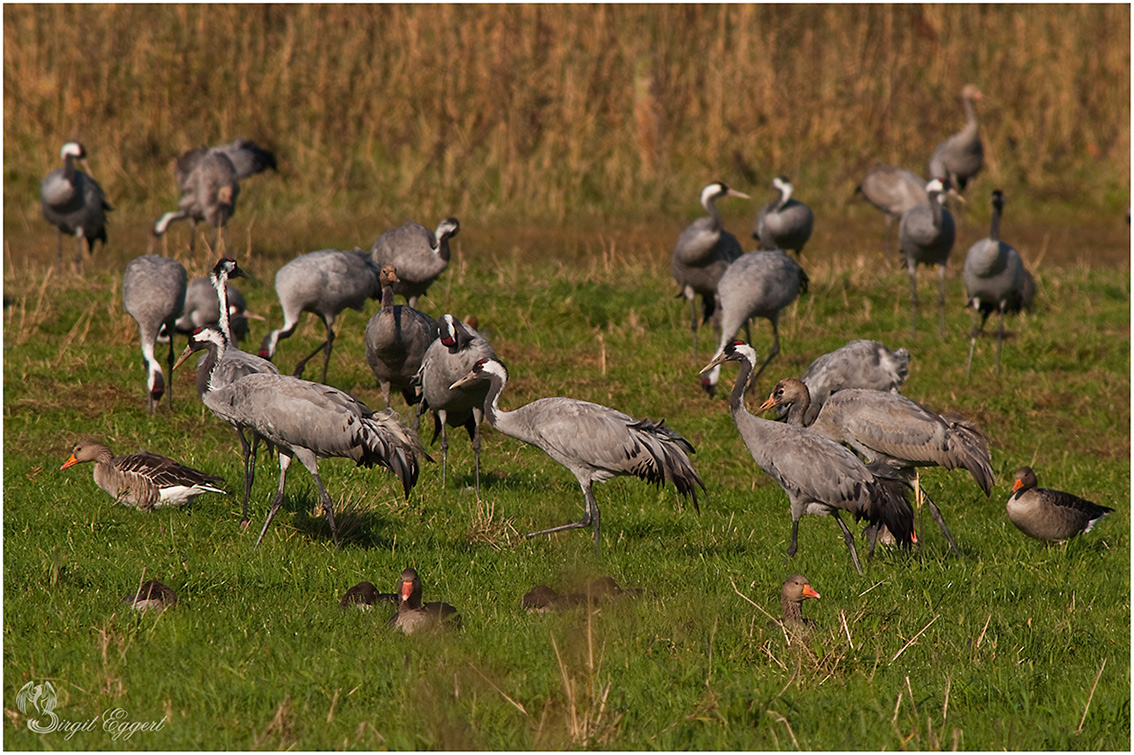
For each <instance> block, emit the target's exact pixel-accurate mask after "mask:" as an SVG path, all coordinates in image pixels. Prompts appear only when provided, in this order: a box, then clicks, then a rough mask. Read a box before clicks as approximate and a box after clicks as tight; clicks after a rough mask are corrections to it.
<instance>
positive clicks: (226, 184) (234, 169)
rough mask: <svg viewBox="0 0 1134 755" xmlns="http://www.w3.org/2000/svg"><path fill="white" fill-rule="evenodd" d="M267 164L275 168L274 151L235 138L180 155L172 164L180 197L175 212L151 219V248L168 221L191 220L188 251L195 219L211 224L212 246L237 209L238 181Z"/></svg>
mask: <svg viewBox="0 0 1134 755" xmlns="http://www.w3.org/2000/svg"><path fill="white" fill-rule="evenodd" d="M269 168H270V169H272V170H276V157H275V155H273V154H272V153H271V152H269V151H268V150H266V149H264V148H263V147H260V146H259V145H257V144H256V143H255V142H251V141H248V140H247V139H237V140H236V141H234V142H232V143H230V144H223V145H220V146H217V147H204V146H201V147H197V148H195V149H191V150H189V151H188V152H186V153H185V154H183V155H181V157H179V158H177V161H176V162H175V163H174V165H173V176H174V179H175V180H176V181H177V188H178V190H179V191H180V192H181V199H180V200H179V201H178V203H177V210H176V211H175V212H167V213H165V214H164V215H162V216H161V217H160V218H159V219H158V221H157V222H156V223H154V228H153V234H152V236H151V238H150V247H151V249H152V248H153V243H154V240H155V239H157V238H158V237H160V236H162V235H164V234H165V232H166V231H167V230H168V229H169V226H170V224H171V223H173V222H176V221H178V220H190V221H191V222H192V224H193V231H192V235H191V236H190V237H189V251H190V252H192V251H193V245H194V242H195V241H196V236H197V223H198V221H204V222H206V223H208V224H209V225H211V226H213V228H214V235H213V248H214V249H215V248H216V246H217V243H218V242H219V240H220V234H221V230H222V229H223V228H224V227H225V225H227V224H228V220H229V218H230V217H232V214H233V212H235V211H236V198H237V196H239V194H240V181H241V180H242V179H245V178H248V177H249V176H252V175H255V174H256V173H259V172H261V171H264V170H268V169H269Z"/></svg>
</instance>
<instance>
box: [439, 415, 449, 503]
mask: <svg viewBox="0 0 1134 755" xmlns="http://www.w3.org/2000/svg"><path fill="white" fill-rule="evenodd" d="M448 415H449V413H448V412H447V411H445V410H444V409H438V410H437V419H438V421H439V422H440V423H441V424H440V427H441V487H445V480H446V470H447V469H448V466H449V433H448V432H447V431H446V430H445V425H446V422H445V420H446V419H447V418H448Z"/></svg>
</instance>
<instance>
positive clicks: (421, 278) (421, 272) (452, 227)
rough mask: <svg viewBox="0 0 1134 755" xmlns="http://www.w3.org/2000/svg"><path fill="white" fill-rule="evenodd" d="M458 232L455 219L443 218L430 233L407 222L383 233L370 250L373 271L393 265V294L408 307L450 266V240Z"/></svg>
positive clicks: (459, 225) (419, 225)
mask: <svg viewBox="0 0 1134 755" xmlns="http://www.w3.org/2000/svg"><path fill="white" fill-rule="evenodd" d="M460 230H461V224H460V223H459V222H457V219H456V218H445V219H444V220H442V221H441V222H440V223H438V224H437V231H436V232H434V231H431V230H429V229H428V228H426V227H425V226H423V225H421V224H420V223H414V222H413V221H410V222H408V223H403V224H402V225H400V226H398V227H397V228H394V229H391V230H389V231H386V232H385V233H383V234H382V235H381V236H379V237H378V238H377V239H375V240H374V244H373V245H372V246H371V247H370V256H371V257H372V258H373V260H374V265H375V269H378V270H381V269H382V266H383V265H393V266H394V269H396V270H397V271H398V282H397V283H396V284H395V285H394V293H395V294H398V295H399V296H404V297H405V298H406V302H407V303H408V304H409V305H410V306H411V307H416V306H417V300H418V297H421V296H425V292H426V291H427V290H428V289H429V285H430V284H431V283H433V281H435V280H437V278H438V277H440V275H441V273H443V272H445V268H447V267H449V256H450V252H449V239H451V238H452V237H453V236H456V235H457V233H458V232H459V231H460Z"/></svg>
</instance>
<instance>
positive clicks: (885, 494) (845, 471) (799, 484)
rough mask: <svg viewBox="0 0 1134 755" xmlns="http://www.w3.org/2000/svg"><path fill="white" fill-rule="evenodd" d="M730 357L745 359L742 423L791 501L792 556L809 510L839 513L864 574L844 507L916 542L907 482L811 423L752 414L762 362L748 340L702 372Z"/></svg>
mask: <svg viewBox="0 0 1134 755" xmlns="http://www.w3.org/2000/svg"><path fill="white" fill-rule="evenodd" d="M724 362H739V363H740V376H739V378H738V379H737V381H736V386H735V387H734V388H733V391H732V396H731V398H730V405H731V408H732V418H733V421H734V422H735V423H736V429H737V430H738V431H739V432H740V437H741V438H742V439H743V440H744V444H745V445H746V446H748V451H749V453H751V454H752V458H753V459H754V460H755V461H756V464H757V465H759V467H760V468H761V469H762V470H764V472H765V473H766V474H767V475H768V476H769V477H771V478H772V479H773V480H775V481H776V482H777V483H778V484H779V486H780V487H781V488H783V489H784V492H785V493H787V496H788V502H789V503H790V505H791V544H790V545H789V546H788V549H787V554H788V557H791V556H794V555H795V552H796V549H797V547H798V535H799V520H800V518H801V517H802V516H803V515H804V514H805V513H806V514H818V515H821V516H822V515H827V514H830V515H831V516H833V517H835V521H836V522H837V523H838V525H839V528H840V529H841V530H842V531H843V540H844V542H845V543H846V545H847V549H848V550H849V551H850V555H851V561H852V562H853V563H854V568H855V570H856V571H858V573H859V574H862V566H861V565H860V564H859V561H858V553H857V552H856V551H855V547H854V535H852V534H851V532H850V530H849V529H847V526H846V524H844V523H843V520H842V519H841V518H840V517H839V512H840V511H845V512H848V513H850V514H852V515H853V516H854V518H855V520H859V519H867V520H868V521H869V522H870V524H871V527H872V528H873V529H872V530H871V531H872V532H874V533H877V525H878V524H879V523H880V524H883V525H885V526H886V527H887V528H888V529H889V530H890V532H892V533H894V536H895V537H896V538H897V539H898V542H899V544H900V545H903V546H908V545H909V544H910V542H911V540H912V537H913V509H912V508H911V507H910V504H909V501H907V500H906V499H905V497H904V493H905V488H906V486H905V483H903V482H901V481H900V480H897V479H892V478H888V477H886V476H885V475H883V474H882V472H881V471H874V470H871V469H868V468H867V467H866V465H864V464H863V463H862V462H861V461H859V459H858V457H856V456H855V455H854V454H853V453H851V452H850V451H848V450H847V449H846V448H843V447H842V446H840V445H839V444H838V443H835V442H834V441H832V440H830V439H829V438H825V437H823V436H822V435H819V434H818V433H816V432H813V431H811V430H809V429H807V428H805V427H796V426H794V425H786V424H783V423H781V422H773V421H771V420H766V419H763V418H761V417H757V416H754V415H752V414H750V413H749V412H748V409H747V408H746V407H745V406H744V392H745V387H746V386H747V384H748V381H749V379H750V378H751V376H752V369H753V366H754V365H755V363H756V350H755V349H753V348H752V347H751V346H749V345H748V344H746V343H744V342H743V341H732V342H731V343H729V344H727V345H726V346H725V347H724V348H723V349H722V350H721V352H720V353H719V354H718V355H717V356H716V357H715V358H714V359H713V361H711V362H709V364H708V365H706V366H705V367H704V369H702V373H704V372H706V371H708V370H711V369H713V368H714V367H717V366H719V365H721V364H723V363H724ZM836 395H837V394H836ZM873 549H874V544H873V542H872V543H871V550H872V551H873Z"/></svg>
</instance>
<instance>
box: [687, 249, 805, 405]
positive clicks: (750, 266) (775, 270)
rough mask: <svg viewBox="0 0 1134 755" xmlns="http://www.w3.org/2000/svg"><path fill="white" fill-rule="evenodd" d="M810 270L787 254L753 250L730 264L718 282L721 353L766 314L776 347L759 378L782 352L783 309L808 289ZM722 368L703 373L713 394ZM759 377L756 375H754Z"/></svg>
mask: <svg viewBox="0 0 1134 755" xmlns="http://www.w3.org/2000/svg"><path fill="white" fill-rule="evenodd" d="M808 283H809V279H808V277H807V273H805V272H803V268H801V267H800V266H799V263H797V262H796V261H795V260H793V259H792V258H791V257H789V256H788V255H787V254H786V253H784V252H782V251H780V250H778V249H777V250H776V251H773V252H749V253H748V254H742V255H741V256H740V259H738V260H737V261H736V262H734V263H732V264H731V265H729V266H728V269H727V270H725V272H724V275H722V276H721V279H720V282H719V283H718V284H717V296H718V297H719V298H720V304H721V342H720V346H719V347H718V348H717V355H720V354H721V352H723V351H724V348H725V345H726V344H727V343H728V342H729V341H731V340H732V339H733V338H734V337H735V336H736V334H737V332H738V331H739V330H740V326H741V325H743V326H745V328H747V327H748V321H749V320H750V319H752V318H753V317H763V318H766V319H767V320H768V321H769V322H771V323H772V348H771V349H770V350H769V351H768V358H767V359H765V360H764V363H763V364H762V365H760V369H759V370H757V371H756V377H757V378H758V377H760V373H761V372H763V371H764V368H765V367H767V366H768V362H770V361H772V358H773V357H775V356H776V354H779V353H780V327H779V321H780V310H782V309H783V308H784V307H786V306H788V305H789V304H791V303H792V302H793V301H795V300H796V298H797V297H798V296H799V295H800V294H801V293H804V292H806V291H807V285H808ZM719 375H720V369H719V367H713V369H711V370H709V371H708V373H705V372H702V373H701V387H702V388H703V389H704V390H705V392H706V393H708V394H709V395H710V396H711V395H713V393H714V392H715V391H716V388H717V380H718V378H719ZM753 379H754V380H755V378H753Z"/></svg>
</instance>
